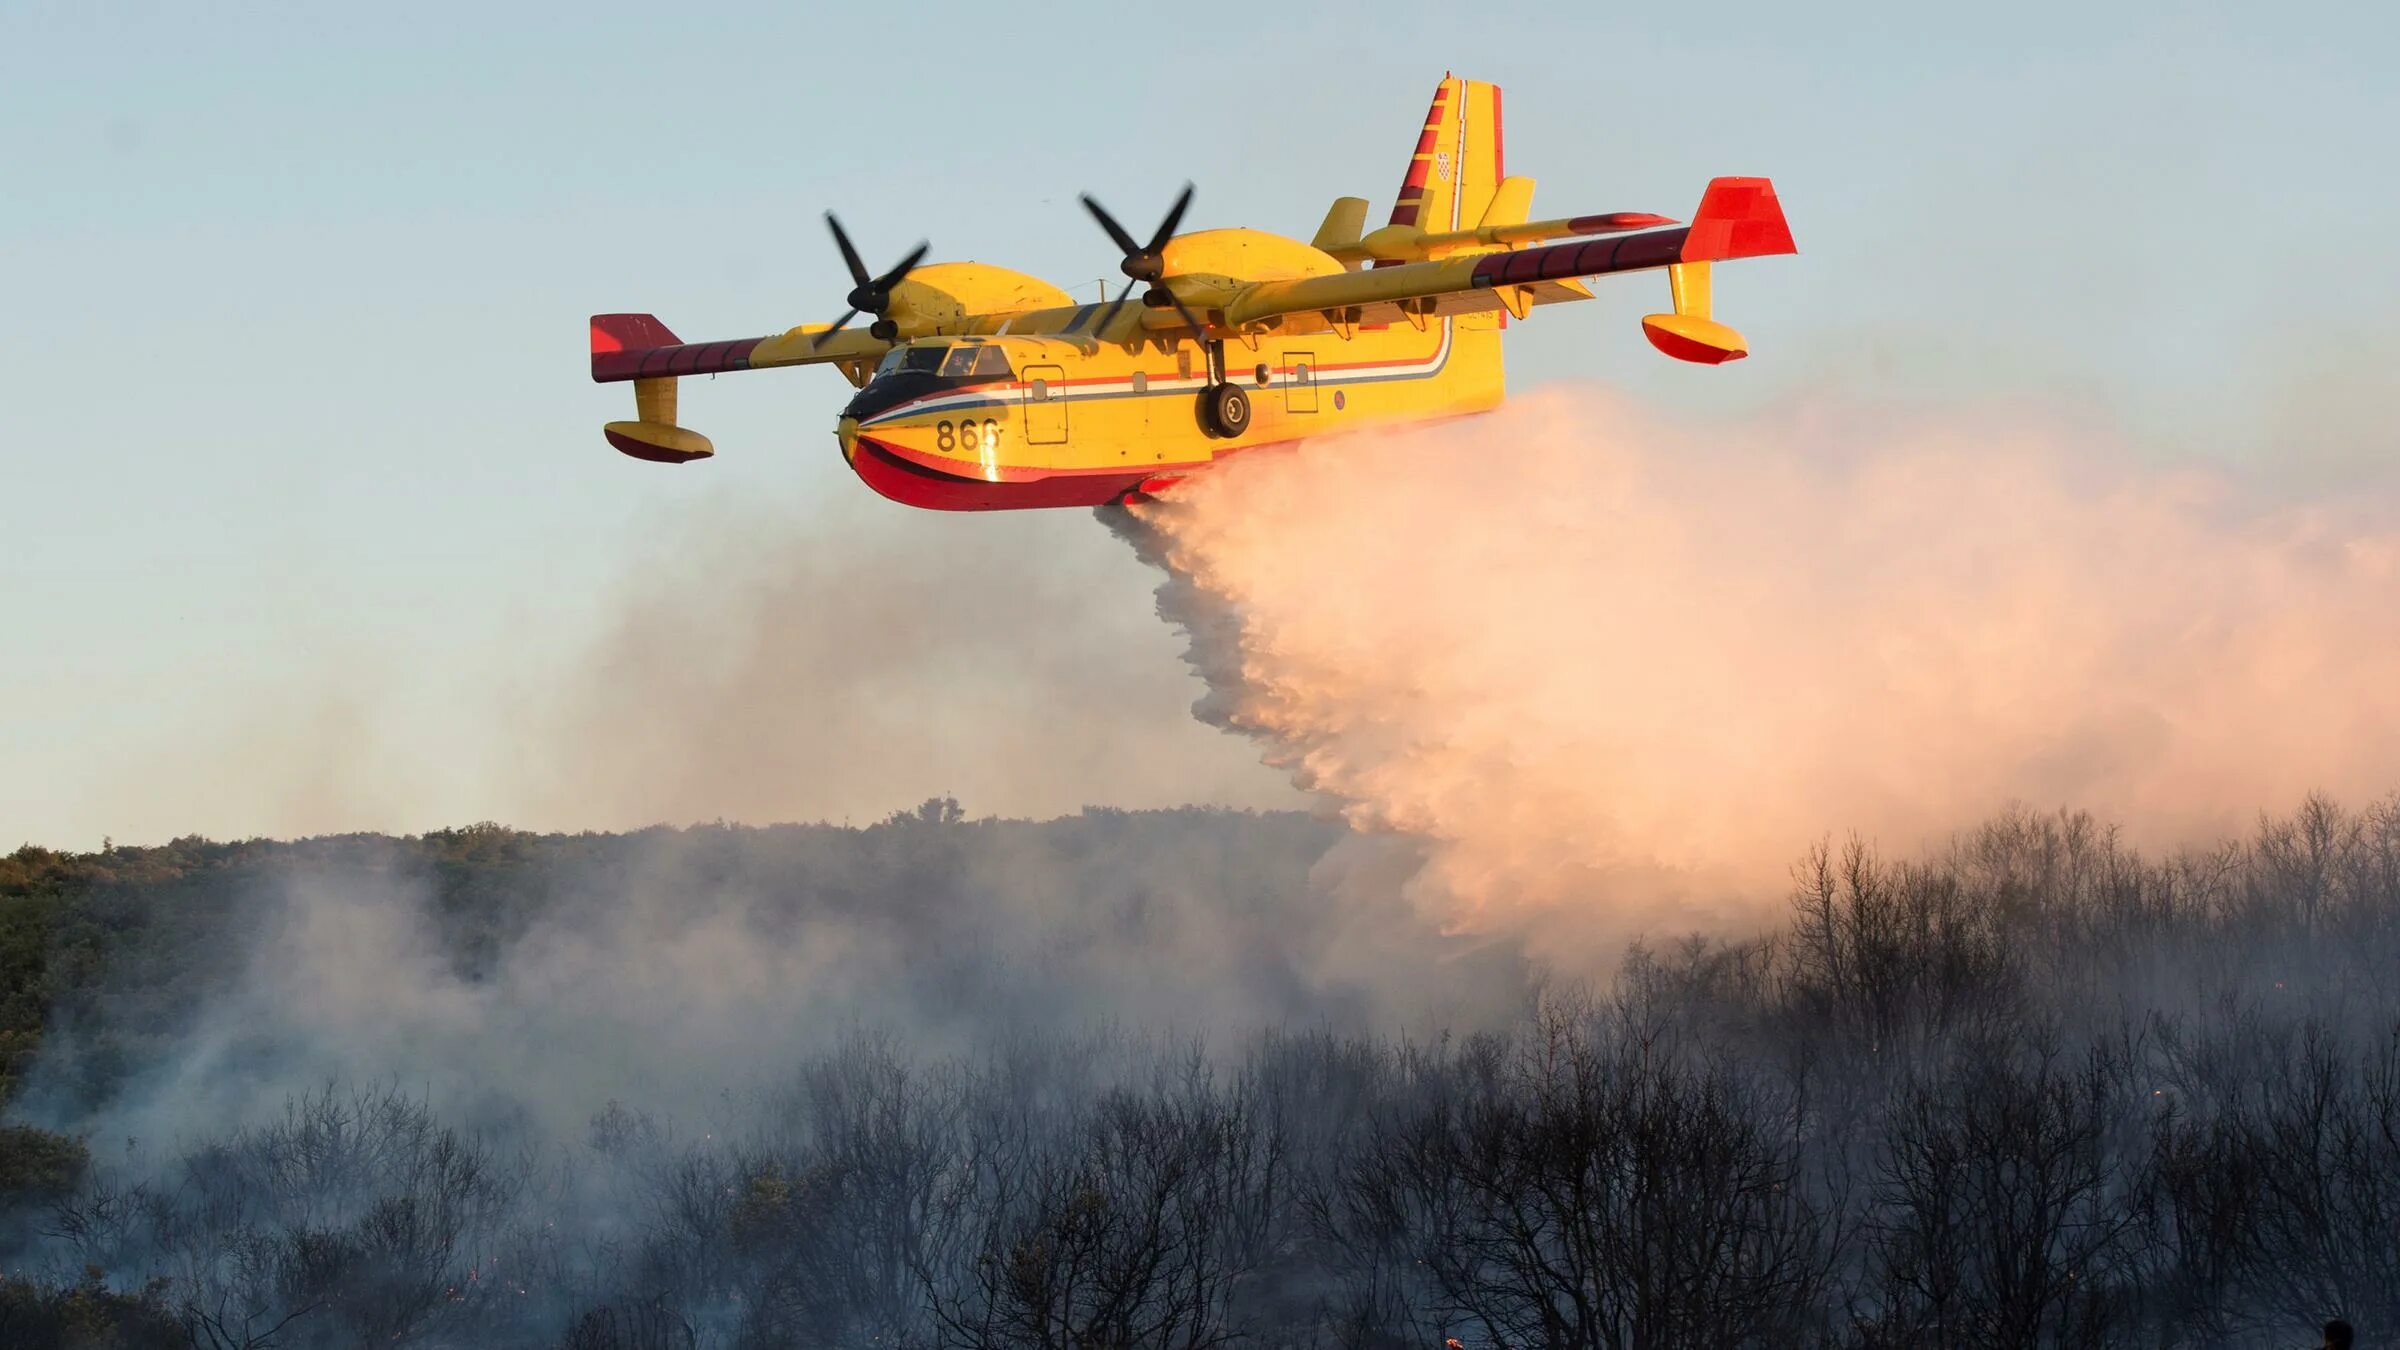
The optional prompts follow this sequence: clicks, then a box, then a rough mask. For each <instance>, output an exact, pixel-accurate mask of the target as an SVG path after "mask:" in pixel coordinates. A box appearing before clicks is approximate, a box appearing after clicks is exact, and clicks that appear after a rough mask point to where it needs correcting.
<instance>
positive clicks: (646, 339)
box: [592, 314, 892, 384]
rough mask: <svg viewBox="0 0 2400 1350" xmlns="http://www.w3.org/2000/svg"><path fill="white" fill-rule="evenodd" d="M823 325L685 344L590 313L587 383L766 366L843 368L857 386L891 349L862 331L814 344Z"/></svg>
mask: <svg viewBox="0 0 2400 1350" xmlns="http://www.w3.org/2000/svg"><path fill="white" fill-rule="evenodd" d="M826 327H827V325H825V324H821V323H819V324H805V325H803V326H801V327H799V328H794V329H792V330H791V331H789V332H786V333H778V334H776V335H774V336H772V337H755V338H733V339H730V340H727V341H724V342H685V341H684V340H682V339H681V338H678V337H676V336H675V334H674V333H672V332H670V331H668V328H667V326H666V325H665V324H663V323H660V322H659V321H658V320H657V319H656V318H654V317H652V316H650V315H648V314H595V315H593V316H592V379H593V380H594V381H595V382H597V383H600V384H609V383H612V382H615V381H619V380H649V379H660V378H669V377H673V376H677V375H715V374H719V373H721V372H724V371H729V370H765V369H767V368H769V367H771V366H806V365H824V364H843V365H844V373H846V374H852V375H853V379H852V383H854V384H855V383H862V382H863V381H861V380H860V379H858V378H856V376H857V374H858V373H859V372H860V370H861V369H862V368H863V369H864V370H872V369H873V368H874V365H875V363H876V362H877V361H880V360H882V359H883V354H884V353H885V352H887V351H890V350H891V348H892V344H891V343H888V342H885V341H884V340H883V339H881V338H877V337H871V336H869V335H868V333H867V331H866V329H864V328H863V327H862V328H847V329H844V330H842V331H841V332H839V333H836V334H834V335H833V336H832V337H830V338H827V339H826V340H825V342H824V345H822V346H819V345H818V343H817V340H816V335H817V334H819V333H822V332H824V331H825V329H826Z"/></svg>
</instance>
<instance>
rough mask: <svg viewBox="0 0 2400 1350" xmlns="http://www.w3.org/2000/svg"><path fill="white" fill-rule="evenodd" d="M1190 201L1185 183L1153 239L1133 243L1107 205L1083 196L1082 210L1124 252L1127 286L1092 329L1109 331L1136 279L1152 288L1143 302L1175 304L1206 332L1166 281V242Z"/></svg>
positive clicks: (1199, 330)
mask: <svg viewBox="0 0 2400 1350" xmlns="http://www.w3.org/2000/svg"><path fill="white" fill-rule="evenodd" d="M1191 204H1192V185H1191V184H1189V183H1186V184H1184V185H1183V191H1182V192H1181V193H1180V194H1178V195H1177V196H1176V198H1175V204H1174V205H1173V206H1170V207H1168V208H1167V218H1166V219H1165V220H1162V221H1160V222H1159V223H1158V229H1157V230H1156V231H1155V232H1153V233H1152V234H1151V236H1150V242H1149V243H1147V244H1137V243H1135V242H1133V236H1132V235H1130V234H1127V233H1126V232H1125V227H1124V226H1122V225H1119V224H1118V223H1117V218H1116V217H1115V216H1112V215H1110V214H1109V213H1108V208H1107V207H1105V206H1102V205H1101V204H1100V203H1099V202H1098V201H1096V200H1094V199H1093V197H1092V195H1091V194H1090V193H1088V192H1087V193H1085V194H1084V195H1083V209H1084V210H1086V211H1089V212H1091V213H1092V219H1094V220H1096V221H1099V222H1100V228H1101V229H1104V230H1106V231H1108V237H1109V238H1110V239H1112V240H1114V241H1115V242H1116V245H1117V251H1118V252H1120V253H1123V254H1124V255H1125V261H1124V262H1123V263H1122V264H1120V266H1121V267H1123V269H1124V272H1125V277H1126V280H1125V289H1124V290H1121V291H1119V292H1117V298H1116V299H1114V300H1112V301H1110V302H1109V305H1108V312H1107V313H1105V314H1103V315H1101V316H1100V322H1099V323H1098V324H1096V325H1094V326H1093V328H1092V331H1093V332H1095V333H1102V332H1106V331H1108V325H1109V324H1110V322H1112V321H1113V320H1115V318H1116V317H1117V311H1118V310H1120V309H1123V308H1124V307H1125V299H1126V297H1127V296H1130V295H1132V294H1133V288H1134V285H1135V283H1137V282H1139V283H1142V284H1145V285H1147V286H1148V287H1149V288H1150V289H1149V290H1147V291H1144V292H1143V293H1142V303H1143V304H1145V305H1149V306H1152V307H1153V308H1158V309H1164V308H1165V307H1167V306H1168V305H1173V306H1174V307H1175V312H1176V313H1177V314H1180V315H1182V316H1183V321H1184V322H1185V323H1188V324H1190V325H1191V326H1192V331H1193V332H1195V333H1203V332H1206V331H1207V328H1206V326H1205V325H1203V324H1202V323H1201V322H1200V320H1199V319H1198V318H1197V317H1196V316H1194V315H1193V313H1192V311H1191V309H1190V308H1189V307H1188V306H1186V305H1185V304H1184V303H1183V297H1182V296H1179V295H1177V294H1176V293H1175V291H1174V288H1172V287H1170V286H1168V285H1167V283H1166V277H1167V259H1166V253H1165V249H1166V247H1167V241H1168V240H1170V239H1173V238H1174V237H1175V227H1176V226H1178V225H1180V224H1182V223H1183V212H1184V209H1185V208H1186V207H1189V206H1190V205H1191Z"/></svg>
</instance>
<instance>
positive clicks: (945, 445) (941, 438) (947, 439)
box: [933, 417, 1000, 455]
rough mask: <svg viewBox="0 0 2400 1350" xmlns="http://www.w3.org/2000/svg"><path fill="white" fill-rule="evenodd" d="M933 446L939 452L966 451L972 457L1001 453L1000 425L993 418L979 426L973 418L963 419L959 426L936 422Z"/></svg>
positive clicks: (986, 419)
mask: <svg viewBox="0 0 2400 1350" xmlns="http://www.w3.org/2000/svg"><path fill="white" fill-rule="evenodd" d="M933 445H934V448H935V449H937V450H964V451H966V452H967V453H968V454H971V455H996V454H998V453H1000V424H999V423H998V422H995V421H993V420H992V419H991V418H988V417H987V418H985V419H983V425H981V426H977V425H976V424H975V419H974V418H972V417H967V418H961V419H959V423H958V425H957V426H955V427H953V426H952V425H950V424H949V423H948V422H936V423H934V426H933Z"/></svg>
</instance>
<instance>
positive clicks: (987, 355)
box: [942, 346, 1009, 380]
mask: <svg viewBox="0 0 2400 1350" xmlns="http://www.w3.org/2000/svg"><path fill="white" fill-rule="evenodd" d="M942 374H944V375H949V376H958V377H961V378H965V379H975V380H1005V379H1007V378H1008V376H1009V369H1008V357H1007V356H1006V355H1005V354H1004V353H1002V352H1001V350H1000V349H999V348H998V347H986V346H972V347H952V348H951V349H950V355H949V358H948V359H946V360H944V361H943V362H942Z"/></svg>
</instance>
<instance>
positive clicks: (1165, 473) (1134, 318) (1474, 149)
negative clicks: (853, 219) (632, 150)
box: [591, 77, 1796, 511]
mask: <svg viewBox="0 0 2400 1350" xmlns="http://www.w3.org/2000/svg"><path fill="white" fill-rule="evenodd" d="M1500 108H1501V103H1500V90H1499V89H1498V88H1497V87H1495V86H1493V85H1489V84H1484V83H1480V82H1477V81H1472V80H1461V79H1457V78H1453V77H1446V78H1444V79H1443V80H1442V82H1441V85H1440V87H1439V88H1438V89H1437V90H1436V91H1435V94H1434V99H1433V104H1432V107H1431V108H1430V109H1428V111H1427V114H1426V119H1425V125H1424V130H1423V131H1422V133H1421V134H1420V135H1419V137H1418V139H1417V142H1416V146H1415V148H1414V150H1413V151H1412V152H1411V154H1410V157H1409V164H1408V169H1407V172H1406V174H1405V176H1404V177H1403V179H1402V181H1401V187H1400V192H1399V196H1398V200H1397V202H1396V204H1395V205H1394V207H1393V209H1392V212H1391V216H1390V219H1389V220H1388V221H1387V222H1386V223H1385V224H1383V225H1381V226H1378V227H1376V228H1374V229H1373V230H1371V231H1369V230H1368V229H1367V228H1366V225H1367V209H1368V208H1367V203H1366V201H1365V200H1364V199H1363V198H1358V197H1344V198H1340V199H1339V200H1337V201H1336V202H1335V203H1334V205H1333V208H1332V209H1331V210H1330V211H1328V212H1327V213H1326V217H1325V221H1324V224H1323V225H1321V226H1320V227H1319V228H1318V230H1317V233H1316V235H1315V236H1314V237H1313V238H1312V239H1311V240H1310V241H1309V242H1307V243H1302V242H1301V241H1299V240H1297V239H1290V238H1286V237H1284V236H1281V235H1277V234H1271V233H1268V232H1266V231H1263V230H1249V229H1211V230H1199V231H1195V232H1193V233H1189V234H1179V233H1177V229H1178V227H1179V226H1180V225H1181V223H1182V219H1183V214H1184V212H1185V210H1186V209H1187V208H1188V207H1189V206H1190V204H1191V198H1192V191H1191V189H1190V187H1188V186H1187V187H1186V188H1185V189H1184V190H1183V193H1182V195H1181V196H1179V197H1178V198H1177V199H1176V200H1175V202H1174V204H1173V205H1172V206H1171V207H1170V208H1169V209H1168V210H1167V212H1166V213H1165V214H1164V216H1163V218H1162V219H1161V221H1160V223H1159V224H1158V226H1157V227H1156V228H1155V229H1154V230H1152V231H1151V233H1150V234H1149V236H1148V238H1147V239H1146V240H1137V239H1136V237H1135V236H1134V235H1133V234H1132V233H1131V232H1130V231H1128V230H1127V229H1126V228H1125V227H1124V226H1123V225H1122V224H1120V223H1119V222H1118V221H1117V219H1116V218H1115V217H1114V216H1111V215H1110V214H1109V213H1108V210H1107V208H1106V207H1104V206H1102V205H1101V204H1100V203H1099V202H1098V201H1096V200H1094V199H1092V198H1090V197H1088V196H1087V197H1085V198H1084V199H1083V201H1084V206H1085V209H1086V210H1087V211H1089V212H1090V213H1091V215H1092V217H1093V219H1094V220H1095V221H1096V222H1097V223H1098V224H1099V226H1100V227H1101V229H1102V231H1103V232H1104V233H1105V234H1107V236H1108V237H1109V238H1110V240H1111V241H1112V242H1113V243H1114V244H1115V245H1116V247H1117V249H1118V251H1119V253H1120V254H1121V255H1122V257H1121V262H1120V268H1119V270H1120V271H1121V272H1122V273H1123V275H1124V277H1125V284H1124V286H1123V288H1122V289H1120V290H1119V291H1117V293H1116V294H1115V295H1114V296H1105V295H1104V296H1103V298H1102V299H1101V300H1099V301H1096V302H1094V303H1089V304H1079V303H1077V302H1076V301H1075V300H1074V299H1073V298H1071V297H1070V296H1068V295H1067V293H1066V292H1064V291H1062V290H1060V289H1059V288H1058V287H1056V286H1053V285H1051V284H1050V283H1048V282H1045V281H1042V280H1040V279H1039V278H1036V277H1031V276H1026V275H1024V274H1023V273H1020V272H1013V271H1010V270H1009V269H1007V268H1004V267H995V266H992V265H989V264H985V263H974V262H948V263H930V264H928V263H924V262H923V259H924V256H925V252H926V246H925V245H923V244H921V243H920V244H918V245H917V246H916V247H915V248H914V249H913V250H911V251H910V252H908V253H906V254H905V255H903V257H902V258H901V260H900V261H899V262H898V263H897V264H896V265H894V266H892V267H889V268H886V269H885V270H884V271H882V272H880V273H875V272H870V271H869V270H868V268H867V266H866V264H865V262H864V261H863V259H862V258H861V257H860V255H859V252H858V249H857V248H856V247H855V246H854V245H853V244H852V242H851V240H850V237H849V235H848V234H847V233H846V232H845V231H844V230H843V229H842V227H841V223H840V222H839V221H838V220H835V219H834V218H833V217H832V216H831V215H830V214H828V215H827V217H826V222H827V225H828V226H829V227H830V229H831V231H832V233H833V236H834V242H835V245H836V247H837V249H838V250H839V251H840V254H841V257H842V260H843V263H844V265H845V267H846V269H847V270H848V273H849V276H850V279H851V281H852V282H853V286H852V289H851V290H850V292H849V294H848V296H847V297H846V299H847V302H848V310H849V312H848V313H846V314H844V315H843V316H842V317H841V318H840V319H839V320H837V321H835V322H833V323H831V324H808V325H803V326H801V327H798V328H793V329H790V330H788V331H786V332H783V333H780V334H774V335H770V336H766V337H755V338H737V339H732V340H729V341H719V342H697V343H687V342H684V341H683V340H681V339H680V338H678V337H676V336H675V334H674V333H673V332H671V331H670V330H669V329H668V328H667V326H666V325H665V324H663V323H661V322H659V321H658V320H657V319H656V318H654V317H652V316H651V315H648V314H597V315H594V316H592V321H591V356H592V378H593V379H594V380H597V381H600V382H603V383H608V382H616V381H631V382H632V383H633V386H634V405H635V414H636V415H635V418H634V420H632V421H620V422H610V423H609V424H608V425H607V427H606V428H605V434H606V436H607V438H608V443H609V444H610V445H612V446H615V447H616V448H617V449H618V450H620V451H622V452H623V453H625V454H627V455H629V456H632V457H633V458H636V459H642V460H648V461H652V462H656V463H670V464H684V463H690V462H692V461H694V460H700V459H706V458H708V457H709V456H711V455H713V454H714V453H715V447H714V446H712V445H711V444H710V443H709V440H708V438H707V437H705V436H703V435H701V434H700V433H698V432H696V431H693V430H690V429H689V428H687V427H684V426H681V425H679V424H678V423H677V420H676V388H677V386H676V382H677V381H678V380H679V379H681V378H682V377H683V376H686V375H714V374H719V373H722V372H728V371H737V370H764V369H769V368H772V367H776V366H793V365H831V366H833V367H835V368H836V369H838V370H840V371H841V372H842V373H843V374H844V375H845V376H847V377H848V378H849V380H850V382H851V384H852V385H853V386H854V387H856V388H857V390H858V393H857V395H856V397H854V398H853V399H852V400H851V401H850V404H849V406H848V407H846V408H844V409H843V410H842V415H841V418H840V420H839V422H838V424H837V426H836V429H835V434H836V437H837V439H838V440H839V442H840V444H841V448H842V455H843V458H844V459H845V460H846V461H847V462H848V463H849V464H850V466H851V468H852V469H853V470H855V471H856V472H857V474H858V476H859V477H860V478H861V479H862V480H864V481H865V482H866V483H867V485H868V486H869V487H872V488H873V489H875V491H877V492H879V493H881V494H882V495H884V496H886V497H889V498H891V499H892V500H894V501H898V502H903V503H906V504H908V505H911V506H919V507H927V508H932V509H936V510H951V511H986V510H1007V509H1017V508H1034V507H1052V506H1097V505H1103V504H1106V503H1109V502H1118V501H1124V500H1127V499H1129V498H1137V497H1140V496H1144V495H1147V494H1150V493H1154V492H1157V491H1159V490H1160V489H1162V488H1163V487H1165V486H1166V485H1168V484H1171V483H1173V482H1174V481H1176V480H1177V479H1179V478H1182V477H1185V476H1188V475H1189V474H1191V473H1193V472H1196V471H1198V470H1200V469H1203V468H1206V467H1207V466H1208V465H1209V464H1210V463H1212V462H1213V461H1215V460H1216V459H1217V458H1219V457H1221V456H1223V455H1226V454H1229V453H1231V452H1233V451H1236V450H1241V449H1248V448H1252V447H1256V446H1261V445H1272V444H1282V443H1288V442H1292V441H1298V440H1304V439H1307V438H1309V437H1312V436H1319V435H1323V434H1326V433H1328V432H1332V431H1336V430H1343V431H1347V430H1353V429H1356V428H1358V427H1361V426H1369V425H1378V424H1394V423H1407V422H1421V421H1427V420H1431V419H1434V418H1441V417H1451V416H1456V415H1459V414H1461V413H1470V412H1479V411H1482V410H1484V409H1487V408H1490V407H1492V406H1494V405H1496V404H1497V403H1499V402H1500V399H1501V396H1502V392H1503V380H1502V367H1501V358H1500V341H1501V336H1502V333H1503V331H1504V330H1505V329H1506V328H1507V326H1508V324H1509V322H1510V321H1512V320H1522V319H1524V318H1526V317H1527V316H1529V315H1530V314H1531V313H1532V311H1533V310H1534V309H1535V308H1536V307H1538V306H1542V305H1549V304H1557V303H1562V302H1565V301H1571V300H1585V299H1589V298H1591V294H1592V292H1591V290H1590V289H1589V287H1588V286H1587V284H1586V282H1587V280H1588V279H1589V278H1593V277H1600V276H1607V275H1612V274H1615V273H1620V272H1642V271H1664V272H1665V273H1666V274H1667V283H1668V295H1669V299H1670V304H1671V308H1670V310H1669V311H1668V312H1666V313H1661V314H1651V315H1647V316H1645V317H1644V318H1643V319H1642V332H1643V334H1644V336H1646V337H1647V338H1648V339H1649V341H1650V344H1651V345H1652V346H1653V347H1655V348H1657V349H1658V350H1659V351H1660V352H1662V353H1664V354H1665V355H1667V356H1670V357H1673V358H1675V359H1676V360H1679V361H1690V362H1696V363H1699V364H1704V365H1718V364H1722V363H1724V362H1727V361H1736V360H1740V359H1741V358H1742V357H1744V356H1746V355H1748V354H1749V344H1748V342H1747V341H1746V340H1745V339H1744V338H1743V337H1742V335H1741V334H1740V333H1738V332H1736V331H1734V330H1733V329H1732V328H1730V327H1728V326H1727V325H1725V324H1724V323H1721V322H1719V321H1718V320H1717V318H1716V317H1715V315H1714V313H1713V298H1714V297H1713V294H1712V292H1713V276H1712V269H1713V268H1714V266H1715V264H1717V263H1721V262H1731V261H1734V260H1737V259H1742V258H1760V257H1770V256H1774V255H1777V254H1785V253H1792V252H1795V251H1796V249H1795V248H1794V246H1793V244H1792V234H1791V228H1790V226H1789V225H1788V224H1787V223H1786V221H1785V220H1784V215H1783V208H1782V206H1781V204H1780V203H1778V202H1777V200H1776V197H1775V187H1774V185H1773V184H1772V183H1770V182H1769V181H1768V180H1766V179H1764V178H1718V179H1715V180H1712V181H1711V182H1710V183H1709V185H1708V188H1707V191H1706V192H1704V193H1703V194H1702V196H1701V199H1700V205H1699V208H1698V209H1697V210H1696V211H1695V212H1694V213H1693V215H1692V219H1691V222H1690V223H1689V224H1679V223H1677V222H1676V221H1674V220H1673V219H1671V218H1669V217H1666V216H1661V215H1656V214H1653V213H1650V212H1641V211H1614V212H1604V213H1593V214H1585V215H1578V216H1566V217H1560V218H1556V219H1548V220H1534V219H1532V203H1533V188H1534V184H1533V180H1532V179H1530V178H1518V177H1510V176H1509V175H1508V174H1507V173H1506V171H1505V161H1504V143H1503V139H1502V134H1501V116H1500ZM1136 287H1139V288H1141V289H1140V294H1139V295H1138V296H1137V295H1136V294H1135V288H1136ZM861 316H867V317H868V318H869V322H868V323H867V324H865V325H864V326H854V325H853V320H855V319H857V318H859V317H861Z"/></svg>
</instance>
